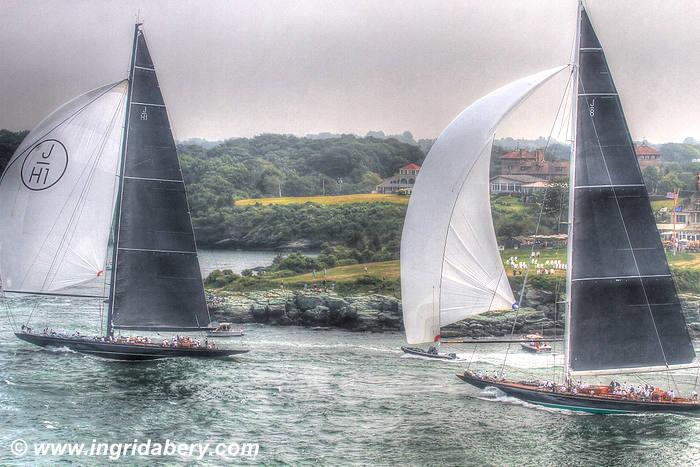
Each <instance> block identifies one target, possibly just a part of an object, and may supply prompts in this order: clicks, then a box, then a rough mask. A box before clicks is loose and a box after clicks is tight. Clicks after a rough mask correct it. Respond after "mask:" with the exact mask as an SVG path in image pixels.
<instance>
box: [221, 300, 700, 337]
mask: <svg viewBox="0 0 700 467" xmlns="http://www.w3.org/2000/svg"><path fill="white" fill-rule="evenodd" d="M682 298H683V303H684V306H683V309H684V312H685V316H686V322H687V323H688V329H689V330H690V332H691V335H692V336H693V337H700V312H699V311H698V310H699V308H698V306H699V304H700V297H698V296H694V295H684V296H683V297H682ZM209 305H210V309H211V311H212V318H213V319H216V320H218V321H227V322H232V323H239V324H245V323H261V324H269V325H278V326H305V327H320V328H326V327H333V328H339V329H346V330H348V331H358V332H360V331H370V332H384V331H401V330H403V317H402V309H401V302H400V301H399V300H398V299H397V298H394V297H390V296H385V295H379V294H368V295H357V296H339V295H337V294H335V293H332V292H300V291H290V290H282V289H278V290H270V291H262V292H248V293H224V294H222V295H216V296H211V297H210V301H209ZM523 305H524V306H523V307H522V308H521V309H520V310H519V311H518V312H517V320H516V319H515V318H516V312H513V311H507V312H490V313H485V314H482V315H478V316H475V317H473V318H469V319H466V320H463V321H460V322H458V323H455V324H452V325H449V326H447V327H445V328H443V330H442V336H443V337H458V336H460V337H461V336H464V337H477V338H478V337H497V336H505V335H509V334H511V332H514V333H515V334H528V333H535V332H537V333H542V334H544V335H550V336H551V335H555V334H557V335H561V334H562V332H563V316H562V315H563V313H561V311H559V312H556V311H555V299H554V294H552V293H549V292H545V291H541V290H536V289H532V288H529V289H527V290H526V292H525V299H524V300H523ZM559 308H563V307H559ZM514 322H515V327H513V323H514Z"/></svg>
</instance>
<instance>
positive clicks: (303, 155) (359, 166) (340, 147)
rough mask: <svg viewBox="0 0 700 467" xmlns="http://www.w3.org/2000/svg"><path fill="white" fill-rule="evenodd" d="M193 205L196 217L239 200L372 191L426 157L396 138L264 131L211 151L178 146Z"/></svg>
mask: <svg viewBox="0 0 700 467" xmlns="http://www.w3.org/2000/svg"><path fill="white" fill-rule="evenodd" d="M178 149H179V151H180V160H181V163H182V170H183V173H184V175H185V179H186V182H187V184H188V192H189V193H190V207H191V209H192V211H193V213H194V214H195V216H196V217H198V218H204V217H207V215H208V214H210V213H208V211H211V210H215V209H219V208H221V207H224V206H230V205H231V204H232V203H233V200H234V199H235V198H256V197H265V196H278V195H279V194H280V192H281V193H282V195H284V196H309V195H320V194H322V193H323V192H324V191H325V193H326V194H338V193H368V192H370V191H372V190H373V189H374V187H375V186H376V185H377V184H379V183H381V180H382V178H385V177H388V176H390V175H393V174H394V172H395V171H396V170H397V169H398V168H399V167H401V166H402V165H405V164H408V163H410V162H417V163H421V162H422V161H423V159H424V157H425V156H424V155H423V153H422V152H421V150H420V149H419V148H418V147H416V146H413V145H410V144H406V143H401V142H399V141H397V140H395V139H377V138H371V137H369V138H359V137H356V136H352V135H343V136H339V137H334V138H327V139H310V138H298V137H296V136H289V135H271V134H265V135H260V136H256V137H255V138H235V139H230V140H227V141H225V142H224V143H222V144H220V145H218V146H215V147H213V148H211V149H205V148H203V147H201V146H197V145H180V146H179V147H178Z"/></svg>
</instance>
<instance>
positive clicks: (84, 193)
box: [42, 100, 122, 288]
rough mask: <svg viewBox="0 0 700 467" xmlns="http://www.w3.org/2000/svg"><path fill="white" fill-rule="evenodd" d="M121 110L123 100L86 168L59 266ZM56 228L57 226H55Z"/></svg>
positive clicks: (63, 242) (62, 242)
mask: <svg viewBox="0 0 700 467" xmlns="http://www.w3.org/2000/svg"><path fill="white" fill-rule="evenodd" d="M121 108H122V105H121V100H120V102H119V103H118V104H117V106H116V108H115V110H114V114H113V115H112V119H111V121H110V122H109V124H108V126H107V129H106V131H105V133H104V135H103V137H102V140H101V144H100V146H99V148H98V150H97V152H96V153H95V157H94V160H93V162H92V167H89V166H88V167H86V170H87V169H88V168H89V169H90V170H88V171H87V180H86V181H85V184H84V185H83V187H82V190H81V192H80V195H79V197H78V199H77V200H76V204H75V208H74V209H73V213H72V214H71V217H70V219H69V222H68V225H67V228H66V230H65V232H64V235H63V238H62V239H61V242H60V243H59V247H58V251H59V252H60V251H61V249H62V248H63V246H64V245H66V248H65V249H63V254H62V255H60V256H61V258H60V262H59V264H60V263H62V262H63V260H64V258H65V257H66V255H67V254H68V247H70V244H71V241H72V240H73V237H74V236H75V232H76V230H77V228H78V221H79V220H80V219H81V218H82V215H83V212H84V210H85V204H86V203H85V201H86V200H87V196H88V194H89V192H90V190H91V189H92V187H93V181H94V179H95V174H96V172H97V168H98V166H99V163H100V161H101V159H102V155H103V154H104V149H105V147H106V145H107V142H108V141H109V136H110V134H111V133H112V131H113V130H114V128H115V121H116V118H117V116H118V115H119V113H120V112H119V111H120V109H121ZM81 177H82V174H81ZM54 226H55V224H54ZM52 230H53V227H52ZM69 231H70V235H69ZM58 256H59V255H56V257H54V261H53V262H52V264H51V267H50V268H49V271H51V270H53V269H54V264H56V262H57V261H58V259H59V258H58ZM57 274H58V269H55V270H54V272H53V277H52V278H51V281H50V282H49V283H53V280H54V279H55V277H56V275H57ZM46 281H48V275H47V278H46V280H45V283H44V286H42V288H44V287H45V286H46Z"/></svg>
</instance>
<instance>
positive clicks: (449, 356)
mask: <svg viewBox="0 0 700 467" xmlns="http://www.w3.org/2000/svg"><path fill="white" fill-rule="evenodd" d="M401 350H403V351H404V353H407V354H410V355H419V356H421V357H428V358H437V359H439V360H457V354H456V353H453V352H450V353H440V352H438V351H437V349H436V348H435V347H433V346H431V347H429V348H428V350H423V349H419V348H417V347H401Z"/></svg>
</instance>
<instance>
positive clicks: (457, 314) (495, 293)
mask: <svg viewBox="0 0 700 467" xmlns="http://www.w3.org/2000/svg"><path fill="white" fill-rule="evenodd" d="M565 68H566V66H561V67H557V68H553V69H550V70H546V71H543V72H540V73H537V74H534V75H531V76H528V77H526V78H522V79H519V80H517V81H514V82H512V83H510V84H508V85H506V86H503V87H501V88H499V89H497V90H496V91H493V92H492V93H490V94H488V95H486V96H484V97H482V98H481V99H479V100H477V101H476V102H474V103H473V104H472V105H471V106H469V107H468V108H467V109H465V110H464V111H463V112H462V113H461V114H459V116H457V118H456V119H455V120H454V121H452V123H450V125H449V126H448V127H447V128H446V129H445V130H444V131H443V132H442V134H441V135H440V137H439V138H438V139H437V141H435V144H433V147H432V148H431V150H430V153H429V154H428V156H427V158H426V160H425V162H424V163H423V167H422V168H421V171H420V173H419V175H418V179H417V180H416V184H415V186H414V188H413V194H412V195H411V200H410V203H409V205H408V212H407V213H406V220H405V222H404V228H403V234H402V237H401V296H402V302H403V315H404V326H405V328H406V340H407V341H408V343H409V344H420V343H425V342H433V341H434V340H435V339H436V338H437V337H438V336H439V335H440V327H441V326H446V325H448V324H451V323H454V322H457V321H460V320H462V319H464V318H466V317H468V316H472V315H476V314H479V313H484V312H486V311H489V310H501V309H510V308H511V306H512V304H513V303H514V302H515V299H514V298H513V292H512V290H511V288H510V285H509V283H508V279H507V277H506V275H505V271H504V268H503V264H502V263H501V258H500V255H499V253H498V245H497V244H496V235H495V232H494V228H493V221H492V219H491V201H490V197H489V163H490V159H491V146H492V142H493V136H494V134H495V131H496V127H497V126H498V124H499V123H500V122H501V121H502V120H503V119H504V118H505V117H506V116H507V115H508V114H509V113H510V112H511V111H512V110H513V109H514V108H515V107H516V106H517V105H518V104H520V103H521V102H522V101H523V100H525V99H526V98H527V97H528V96H529V95H530V94H531V93H532V92H533V91H534V90H535V89H537V88H538V87H539V86H540V85H542V84H543V83H544V82H545V81H547V80H548V79H550V78H551V77H553V76H554V75H556V74H557V73H559V72H560V71H562V70H564V69H565Z"/></svg>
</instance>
